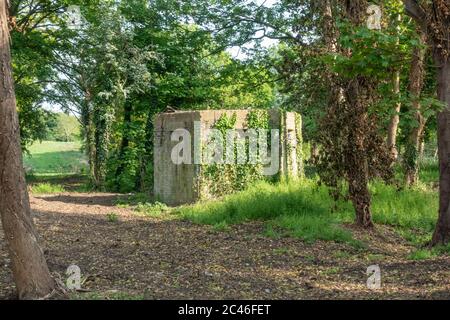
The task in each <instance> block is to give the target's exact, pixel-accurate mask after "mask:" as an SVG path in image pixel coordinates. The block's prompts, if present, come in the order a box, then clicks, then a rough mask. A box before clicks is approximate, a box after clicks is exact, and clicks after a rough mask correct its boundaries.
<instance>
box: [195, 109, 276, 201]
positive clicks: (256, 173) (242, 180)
mask: <svg viewBox="0 0 450 320" xmlns="http://www.w3.org/2000/svg"><path fill="white" fill-rule="evenodd" d="M236 117H237V116H236V114H233V115H231V116H229V115H227V114H223V115H222V116H221V117H220V118H219V119H218V120H217V122H216V123H215V125H214V128H215V129H218V130H219V131H220V132H221V133H222V135H223V136H225V134H226V131H227V130H230V129H235V126H236V120H237V118H236ZM245 127H248V128H249V129H269V113H268V111H265V110H253V111H251V112H249V114H248V116H247V123H246V126H245ZM239 144H241V145H239ZM208 146H209V143H206V145H205V148H207V147H208ZM226 147H227V146H226V141H224V146H223V150H226ZM238 148H242V149H243V150H245V157H246V159H247V161H248V160H249V159H250V155H249V151H250V149H249V141H248V139H245V140H244V139H237V140H236V144H235V149H234V152H235V157H236V158H237V155H238ZM257 162H258V163H257V164H248V163H246V164H238V163H236V164H208V165H203V166H202V171H201V177H200V178H199V182H198V188H199V190H200V194H201V196H202V197H204V198H211V197H218V196H223V195H226V194H231V193H233V192H236V191H241V190H244V189H246V188H247V187H248V186H250V185H252V184H253V183H255V182H256V181H258V180H263V179H264V176H263V174H262V169H263V167H262V163H261V159H259V160H258V161H257Z"/></svg>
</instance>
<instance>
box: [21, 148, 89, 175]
mask: <svg viewBox="0 0 450 320" xmlns="http://www.w3.org/2000/svg"><path fill="white" fill-rule="evenodd" d="M80 149H81V144H80V142H55V141H43V142H42V143H39V142H36V143H34V144H33V145H32V146H30V147H29V148H28V151H29V154H24V166H25V169H26V171H27V174H28V175H39V176H40V175H62V174H80V173H81V174H82V173H84V172H86V171H87V162H86V157H85V155H84V154H83V153H82V152H81V151H80Z"/></svg>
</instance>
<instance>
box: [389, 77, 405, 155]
mask: <svg viewBox="0 0 450 320" xmlns="http://www.w3.org/2000/svg"><path fill="white" fill-rule="evenodd" d="M393 84H394V90H393V91H394V95H396V96H398V95H399V94H400V72H399V71H396V72H395V73H394V78H393ZM401 107H402V105H401V103H399V102H397V103H396V104H395V108H394V115H393V116H392V117H391V121H390V122H389V127H388V136H387V145H388V148H389V151H390V152H391V153H392V156H393V158H394V159H395V160H397V159H398V149H397V133H398V125H399V124H400V110H401Z"/></svg>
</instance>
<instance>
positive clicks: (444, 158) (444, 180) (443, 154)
mask: <svg viewBox="0 0 450 320" xmlns="http://www.w3.org/2000/svg"><path fill="white" fill-rule="evenodd" d="M435 62H436V64H437V73H438V97H439V100H440V101H442V102H443V103H445V105H446V106H447V108H446V109H445V110H444V111H443V112H440V113H439V115H438V146H439V168H440V169H439V170H440V202H439V219H438V222H437V226H436V231H435V233H434V236H433V241H432V243H433V245H438V244H447V243H449V242H450V61H449V58H448V57H444V56H442V55H441V54H440V52H436V53H435Z"/></svg>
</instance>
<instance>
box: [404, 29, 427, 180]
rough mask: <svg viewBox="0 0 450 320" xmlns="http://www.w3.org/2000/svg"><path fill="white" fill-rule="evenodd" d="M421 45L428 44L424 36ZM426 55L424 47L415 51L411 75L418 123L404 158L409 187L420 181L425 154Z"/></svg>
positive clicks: (409, 139)
mask: <svg viewBox="0 0 450 320" xmlns="http://www.w3.org/2000/svg"><path fill="white" fill-rule="evenodd" d="M421 43H422V44H425V43H426V37H425V35H424V34H422V36H421ZM425 53H426V49H425V48H423V47H417V48H415V49H414V52H413V57H412V60H411V69H410V73H409V94H410V96H411V98H412V108H413V110H414V112H415V118H416V121H417V123H415V124H414V126H413V127H412V128H411V131H410V132H409V135H408V140H407V143H406V146H405V154H404V157H403V158H404V160H403V161H404V165H405V181H406V184H407V185H409V186H411V185H414V184H416V183H417V182H418V180H419V161H420V155H421V152H423V148H422V146H423V142H422V140H423V132H424V128H425V119H424V117H423V116H422V113H421V105H420V95H421V94H422V89H423V84H424V83H423V82H424V78H425V66H424V65H425Z"/></svg>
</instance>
